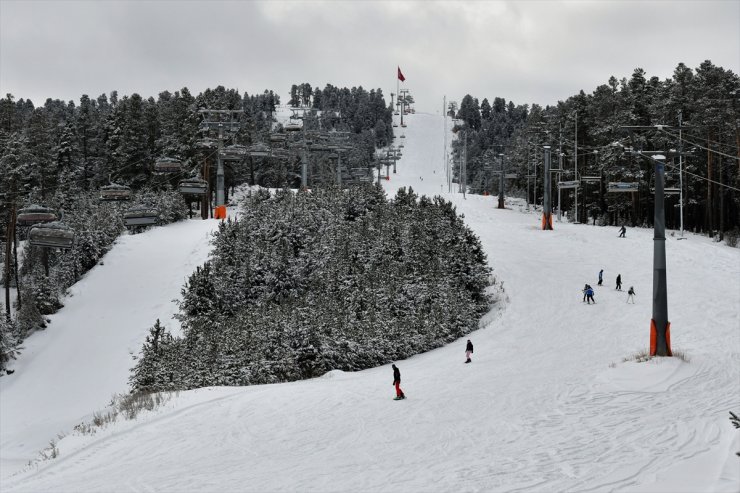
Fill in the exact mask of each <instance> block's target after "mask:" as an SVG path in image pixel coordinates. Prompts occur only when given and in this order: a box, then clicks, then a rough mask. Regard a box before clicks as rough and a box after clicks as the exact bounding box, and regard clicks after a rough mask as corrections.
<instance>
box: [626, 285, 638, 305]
mask: <svg viewBox="0 0 740 493" xmlns="http://www.w3.org/2000/svg"><path fill="white" fill-rule="evenodd" d="M635 294H637V293H635V288H634V287H633V286H630V289H629V291H627V303H629V302H630V300H632V304H633V305H634V304H635Z"/></svg>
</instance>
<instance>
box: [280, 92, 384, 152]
mask: <svg viewBox="0 0 740 493" xmlns="http://www.w3.org/2000/svg"><path fill="white" fill-rule="evenodd" d="M288 105H289V106H291V107H293V108H298V107H303V108H311V109H313V110H317V111H320V112H321V123H322V126H323V128H336V129H337V130H344V131H352V132H354V133H358V134H361V133H363V132H367V133H371V134H372V136H373V138H374V139H375V146H376V147H386V146H388V145H390V144H391V142H392V141H393V108H392V107H391V105H390V102H389V103H388V104H387V105H386V102H385V98H384V96H383V91H382V90H381V89H379V88H378V89H371V90H370V91H369V92H368V91H366V90H365V89H363V88H362V86H359V87H353V88H352V89H348V88H346V87H344V88H339V87H335V86H333V85H331V84H327V85H326V87H324V89H323V90H321V89H319V88H318V87H316V88H314V89H313V90H312V89H311V84H309V83H307V82H304V83H302V84H293V86H292V87H291V88H290V100H289V101H288Z"/></svg>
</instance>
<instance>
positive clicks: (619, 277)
mask: <svg viewBox="0 0 740 493" xmlns="http://www.w3.org/2000/svg"><path fill="white" fill-rule="evenodd" d="M621 290H622V274H617V291H621Z"/></svg>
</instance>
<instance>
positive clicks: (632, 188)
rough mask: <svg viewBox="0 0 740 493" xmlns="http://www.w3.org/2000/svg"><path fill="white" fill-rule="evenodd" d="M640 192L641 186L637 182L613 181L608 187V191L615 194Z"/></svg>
mask: <svg viewBox="0 0 740 493" xmlns="http://www.w3.org/2000/svg"><path fill="white" fill-rule="evenodd" d="M638 190H639V184H638V183H637V182H636V181H635V182H631V181H630V182H624V181H622V182H620V181H612V182H609V184H608V185H607V187H606V191H607V192H609V193H615V192H637V191H638Z"/></svg>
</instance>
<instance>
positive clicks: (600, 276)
mask: <svg viewBox="0 0 740 493" xmlns="http://www.w3.org/2000/svg"><path fill="white" fill-rule="evenodd" d="M602 282H604V269H601V270H600V271H599V286H601V283H602Z"/></svg>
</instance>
